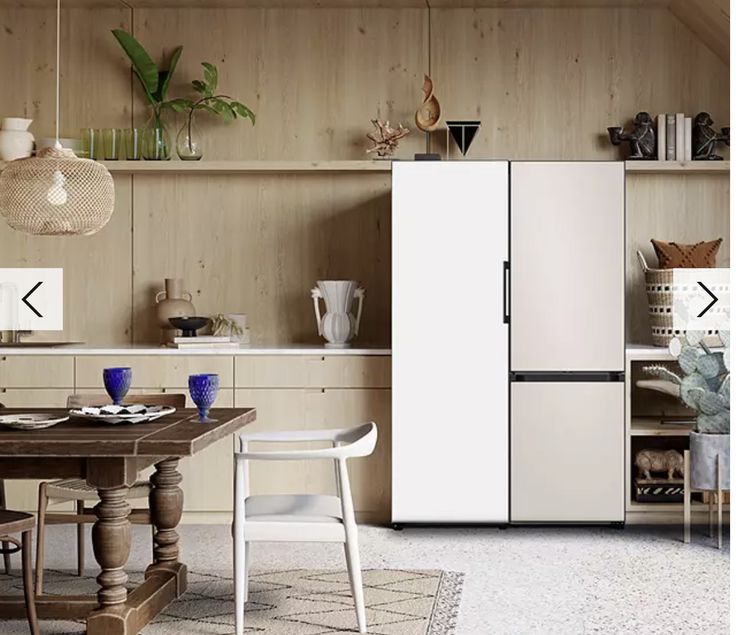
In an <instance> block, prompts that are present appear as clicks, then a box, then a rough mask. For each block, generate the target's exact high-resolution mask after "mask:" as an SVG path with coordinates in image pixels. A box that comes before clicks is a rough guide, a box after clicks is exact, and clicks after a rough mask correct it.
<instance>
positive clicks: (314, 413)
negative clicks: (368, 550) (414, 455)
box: [228, 388, 391, 521]
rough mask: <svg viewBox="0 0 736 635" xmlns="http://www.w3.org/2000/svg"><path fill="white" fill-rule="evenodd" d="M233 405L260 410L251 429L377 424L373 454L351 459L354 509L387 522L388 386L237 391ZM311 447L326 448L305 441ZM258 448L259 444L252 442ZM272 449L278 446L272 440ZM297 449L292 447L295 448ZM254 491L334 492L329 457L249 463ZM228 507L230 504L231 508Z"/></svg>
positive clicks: (366, 515) (389, 430) (389, 447)
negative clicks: (378, 387) (325, 458)
mask: <svg viewBox="0 0 736 635" xmlns="http://www.w3.org/2000/svg"><path fill="white" fill-rule="evenodd" d="M235 406H236V407H246V406H251V407H254V408H256V410H257V413H258V415H257V419H256V422H255V423H253V424H251V425H250V426H248V428H247V431H251V432H256V431H261V430H276V429H278V430H306V429H320V428H346V427H351V426H355V425H358V424H360V423H363V422H365V421H375V422H376V424H377V425H378V444H377V446H376V449H375V451H374V453H373V454H372V455H371V456H370V457H366V458H360V459H353V460H352V461H351V462H350V463H349V468H350V477H351V487H352V491H353V498H354V500H355V509H356V511H357V512H358V513H359V514H361V517H362V518H364V519H365V518H370V519H371V520H375V521H378V520H381V521H386V520H388V515H389V507H390V492H391V479H390V474H391V391H390V390H388V389H359V388H357V389H316V388H288V389H260V388H256V389H240V388H238V389H236V390H235ZM305 446H309V447H325V446H324V445H323V446H319V444H305ZM254 447H258V446H257V445H254ZM268 447H269V448H270V449H275V448H276V447H278V445H274V444H272V443H270V444H268ZM292 447H294V446H292ZM250 474H251V491H252V493H254V494H283V493H304V492H306V493H313V494H334V493H335V477H334V465H333V464H332V462H330V461H293V462H291V461H290V462H289V463H288V465H287V464H285V463H283V462H265V461H264V462H258V461H254V462H253V463H252V464H251V472H250ZM228 509H230V507H228Z"/></svg>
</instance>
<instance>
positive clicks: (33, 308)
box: [16, 280, 43, 318]
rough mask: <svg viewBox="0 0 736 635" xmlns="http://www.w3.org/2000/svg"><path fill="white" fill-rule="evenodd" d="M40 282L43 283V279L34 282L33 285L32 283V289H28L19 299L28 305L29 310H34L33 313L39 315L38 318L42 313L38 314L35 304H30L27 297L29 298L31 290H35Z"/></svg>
mask: <svg viewBox="0 0 736 635" xmlns="http://www.w3.org/2000/svg"><path fill="white" fill-rule="evenodd" d="M42 284H43V280H41V281H40V282H37V283H36V284H35V285H33V288H32V289H31V290H30V291H29V292H28V293H26V294H25V295H24V296H23V298H21V299H22V301H23V304H25V305H26V306H27V307H28V308H29V309H30V310H31V311H33V312H34V313H35V314H36V315H37V316H38V317H40V318H42V317H43V315H41V314H40V313H39V312H38V309H36V307H35V306H33V305H32V304H31V303H30V302H29V301H28V298H30V297H31V294H32V293H33V292H34V291H35V290H36V289H38V287H40V286H41V285H42ZM16 297H17V296H16Z"/></svg>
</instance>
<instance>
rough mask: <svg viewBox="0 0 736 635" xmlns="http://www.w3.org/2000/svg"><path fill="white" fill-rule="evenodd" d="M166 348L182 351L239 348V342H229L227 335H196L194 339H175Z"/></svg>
mask: <svg viewBox="0 0 736 635" xmlns="http://www.w3.org/2000/svg"><path fill="white" fill-rule="evenodd" d="M168 346H169V347H170V348H180V349H182V350H197V349H202V348H204V349H209V348H240V341H239V340H238V341H233V340H231V339H230V336H229V335H198V336H196V337H175V338H174V341H173V342H171V343H169V344H168Z"/></svg>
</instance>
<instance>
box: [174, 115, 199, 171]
mask: <svg viewBox="0 0 736 635" xmlns="http://www.w3.org/2000/svg"><path fill="white" fill-rule="evenodd" d="M176 153H177V154H178V155H179V158H180V159H181V160H182V161H199V160H200V159H201V158H202V144H201V142H200V138H199V131H198V130H197V126H196V125H195V123H194V116H189V117H187V119H186V121H185V122H184V125H183V126H182V127H181V130H179V134H178V135H176Z"/></svg>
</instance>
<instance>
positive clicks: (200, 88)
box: [192, 79, 207, 95]
mask: <svg viewBox="0 0 736 635" xmlns="http://www.w3.org/2000/svg"><path fill="white" fill-rule="evenodd" d="M192 88H194V90H196V91H197V92H198V93H199V94H200V95H205V94H206V93H207V86H205V84H204V82H203V81H200V80H199V79H195V80H194V81H193V82H192Z"/></svg>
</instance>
